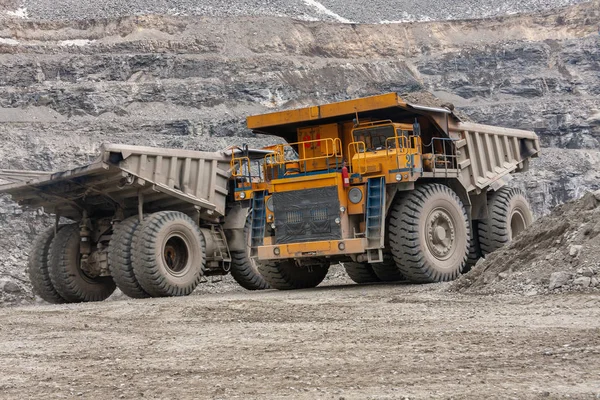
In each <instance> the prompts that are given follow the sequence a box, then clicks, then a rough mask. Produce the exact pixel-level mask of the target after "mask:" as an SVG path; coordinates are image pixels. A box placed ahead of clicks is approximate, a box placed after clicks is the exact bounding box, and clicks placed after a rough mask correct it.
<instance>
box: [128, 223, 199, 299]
mask: <svg viewBox="0 0 600 400" xmlns="http://www.w3.org/2000/svg"><path fill="white" fill-rule="evenodd" d="M132 246H133V256H132V264H133V272H134V274H135V277H136V279H137V280H138V282H139V284H140V286H141V287H142V288H143V289H144V291H145V292H146V293H148V294H149V295H151V296H154V297H166V296H187V295H189V294H190V293H192V292H193V291H194V289H195V288H196V286H198V284H199V283H200V280H201V279H202V276H203V275H204V269H205V260H206V257H205V253H206V243H205V241H204V236H203V235H202V233H201V232H200V228H199V227H198V225H196V223H195V222H194V221H193V220H192V219H191V218H190V217H189V216H187V215H186V214H184V213H181V212H178V211H161V212H157V213H154V214H152V215H150V216H149V217H148V218H146V219H144V221H143V223H142V224H141V225H140V226H139V227H138V228H137V229H136V230H135V233H134V235H133V242H132Z"/></svg>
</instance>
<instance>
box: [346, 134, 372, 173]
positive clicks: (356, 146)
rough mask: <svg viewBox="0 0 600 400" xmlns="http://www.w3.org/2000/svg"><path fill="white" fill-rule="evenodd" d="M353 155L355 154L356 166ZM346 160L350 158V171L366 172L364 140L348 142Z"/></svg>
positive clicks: (365, 146)
mask: <svg viewBox="0 0 600 400" xmlns="http://www.w3.org/2000/svg"><path fill="white" fill-rule="evenodd" d="M354 156H356V167H355V165H354V161H355V160H354ZM348 160H350V172H352V173H353V174H360V175H362V174H365V173H367V145H366V144H365V142H350V143H349V144H348Z"/></svg>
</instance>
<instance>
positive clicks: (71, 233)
mask: <svg viewBox="0 0 600 400" xmlns="http://www.w3.org/2000/svg"><path fill="white" fill-rule="evenodd" d="M79 243H80V237H79V225H78V224H71V225H65V226H64V227H63V228H62V229H60V230H59V231H58V233H57V234H56V236H55V237H54V240H52V244H51V246H50V262H49V268H48V270H49V275H50V280H51V281H52V285H53V286H54V288H55V289H56V291H57V292H58V294H60V296H61V297H62V298H63V299H65V300H66V301H67V302H69V303H79V302H83V301H102V300H104V299H106V298H108V297H109V296H110V295H111V294H112V292H114V291H115V287H116V285H115V282H114V281H113V280H112V278H111V277H110V276H102V277H96V278H92V277H89V276H87V275H86V274H85V272H83V271H82V270H81V268H80V266H79V262H80V253H79Z"/></svg>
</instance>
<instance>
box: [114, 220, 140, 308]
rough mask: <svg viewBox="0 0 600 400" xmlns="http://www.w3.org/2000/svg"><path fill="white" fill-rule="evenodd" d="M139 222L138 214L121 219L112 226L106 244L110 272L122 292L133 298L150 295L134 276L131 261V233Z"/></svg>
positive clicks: (132, 233)
mask: <svg viewBox="0 0 600 400" xmlns="http://www.w3.org/2000/svg"><path fill="white" fill-rule="evenodd" d="M139 224H140V219H139V216H138V215H135V216H133V217H130V218H127V219H126V220H124V221H121V222H120V223H119V224H118V225H116V226H115V227H114V228H113V234H112V237H111V238H110V243H109V245H108V268H109V270H110V274H111V275H112V278H113V280H114V281H115V283H116V284H117V287H118V288H119V289H121V291H122V292H123V293H124V294H126V295H127V296H129V297H133V298H134V299H143V298H147V297H150V295H149V294H148V293H147V292H146V291H145V290H144V289H143V288H142V286H141V285H140V283H139V282H138V280H137V278H136V277H135V274H134V272H133V265H132V262H131V254H132V249H133V248H132V242H133V235H134V233H135V230H136V229H137V227H138V226H139Z"/></svg>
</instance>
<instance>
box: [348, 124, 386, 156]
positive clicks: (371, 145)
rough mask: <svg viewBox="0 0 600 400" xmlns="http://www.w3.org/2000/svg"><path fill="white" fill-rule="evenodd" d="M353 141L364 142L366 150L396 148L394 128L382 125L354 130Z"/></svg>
mask: <svg viewBox="0 0 600 400" xmlns="http://www.w3.org/2000/svg"><path fill="white" fill-rule="evenodd" d="M353 135H354V141H355V142H364V143H365V147H366V149H367V150H383V149H385V148H386V147H396V141H395V140H393V139H390V140H388V138H393V137H394V126H393V125H383V126H374V127H369V128H364V129H355V130H354V133H353Z"/></svg>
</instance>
